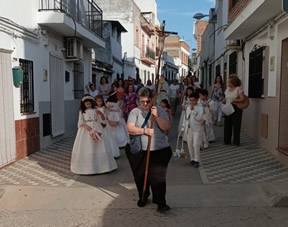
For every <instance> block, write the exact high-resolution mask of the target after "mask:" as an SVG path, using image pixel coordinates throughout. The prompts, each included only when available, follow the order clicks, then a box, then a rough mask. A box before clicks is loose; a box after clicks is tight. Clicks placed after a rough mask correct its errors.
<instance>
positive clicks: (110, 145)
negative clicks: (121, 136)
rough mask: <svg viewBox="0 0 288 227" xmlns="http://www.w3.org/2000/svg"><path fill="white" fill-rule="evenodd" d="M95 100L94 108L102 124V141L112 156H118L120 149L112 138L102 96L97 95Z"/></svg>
mask: <svg viewBox="0 0 288 227" xmlns="http://www.w3.org/2000/svg"><path fill="white" fill-rule="evenodd" d="M95 102H96V109H97V110H98V111H100V113H99V114H98V120H99V122H100V124H101V126H102V130H103V134H102V138H103V140H104V142H105V143H106V147H107V149H108V150H109V151H111V153H112V154H113V156H114V158H119V157H120V150H119V148H118V144H117V143H116V141H115V140H113V139H112V138H113V135H112V132H111V126H110V125H109V124H108V120H107V113H108V112H107V109H106V107H105V106H104V98H103V96H102V95H97V96H96V97H95Z"/></svg>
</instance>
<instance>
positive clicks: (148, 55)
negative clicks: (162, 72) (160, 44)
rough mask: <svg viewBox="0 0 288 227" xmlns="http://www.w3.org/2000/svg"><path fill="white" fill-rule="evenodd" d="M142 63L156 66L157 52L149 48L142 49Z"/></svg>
mask: <svg viewBox="0 0 288 227" xmlns="http://www.w3.org/2000/svg"><path fill="white" fill-rule="evenodd" d="M141 61H142V62H144V63H146V64H147V65H154V64H155V51H153V50H152V49H150V48H149V47H146V48H144V49H142V54H141Z"/></svg>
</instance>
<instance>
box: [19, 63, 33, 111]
mask: <svg viewBox="0 0 288 227" xmlns="http://www.w3.org/2000/svg"><path fill="white" fill-rule="evenodd" d="M19 65H20V66H21V67H22V69H23V84H22V85H21V86H20V112H21V113H32V112H34V78H33V77H34V75H33V62H32V61H29V60H25V59H19Z"/></svg>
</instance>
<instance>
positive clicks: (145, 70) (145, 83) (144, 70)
mask: <svg viewBox="0 0 288 227" xmlns="http://www.w3.org/2000/svg"><path fill="white" fill-rule="evenodd" d="M146 80H147V78H146V70H144V84H146V83H147V81H146Z"/></svg>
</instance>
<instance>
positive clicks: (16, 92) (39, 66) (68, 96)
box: [0, 0, 92, 159]
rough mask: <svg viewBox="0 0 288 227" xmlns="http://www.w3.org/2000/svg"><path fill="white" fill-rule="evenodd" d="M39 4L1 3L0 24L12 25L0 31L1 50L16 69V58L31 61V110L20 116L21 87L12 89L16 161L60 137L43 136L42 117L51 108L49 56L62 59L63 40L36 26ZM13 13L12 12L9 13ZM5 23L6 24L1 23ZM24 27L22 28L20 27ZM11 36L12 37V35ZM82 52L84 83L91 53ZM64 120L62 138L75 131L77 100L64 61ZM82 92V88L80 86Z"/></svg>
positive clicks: (30, 1) (31, 1)
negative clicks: (32, 104) (9, 53)
mask: <svg viewBox="0 0 288 227" xmlns="http://www.w3.org/2000/svg"><path fill="white" fill-rule="evenodd" d="M38 9H39V1H36V0H27V1H25V2H24V1H17V3H16V4H15V2H11V1H10V2H9V1H4V2H1V8H0V15H1V17H2V18H1V19H0V20H2V21H1V22H2V23H3V21H4V19H3V18H7V19H9V20H11V21H12V24H13V25H12V28H11V25H9V26H5V25H4V28H5V29H3V30H1V31H0V40H1V42H0V49H2V48H3V49H7V50H11V51H12V54H11V55H12V56H11V57H12V59H11V62H12V67H13V66H19V59H25V60H30V61H33V88H34V89H33V92H34V111H33V112H32V113H21V111H20V88H17V87H15V86H13V99H14V100H13V107H14V119H15V133H16V148H17V159H20V158H23V157H25V156H27V155H28V154H31V153H33V152H35V151H37V150H39V149H40V147H45V146H48V145H49V144H51V143H52V142H53V141H55V140H57V139H59V138H61V136H60V137H57V138H52V137H51V136H50V135H49V136H45V137H44V136H43V114H45V113H51V109H50V104H51V103H50V100H51V98H50V96H51V94H50V88H51V85H50V81H51V75H50V72H49V71H50V69H49V68H50V65H49V64H50V63H49V57H50V55H52V56H56V57H57V58H60V59H62V60H63V62H64V60H65V52H64V49H65V42H64V37H63V36H62V35H60V34H57V33H55V32H53V31H51V30H49V29H47V30H46V29H45V31H44V29H43V28H41V27H39V26H38V24H37V12H38ZM11 12H13V13H11ZM4 24H5V22H4ZM23 27H24V28H23ZM12 34H13V35H12ZM83 51H84V53H83V61H82V62H83V80H84V84H85V83H87V82H88V81H89V77H90V75H91V71H92V70H91V51H90V50H89V49H87V48H85V43H84V50H83ZM63 65H64V69H63V74H62V75H63V81H64V87H63V90H64V103H63V104H64V116H65V117H64V118H63V121H65V129H64V131H65V132H64V134H63V136H67V135H68V134H70V133H72V132H75V130H77V127H76V125H77V120H78V108H79V100H77V99H75V98H74V92H73V90H74V79H73V63H71V62H64V63H63ZM65 71H67V72H69V73H70V78H69V81H65ZM83 90H84V87H83Z"/></svg>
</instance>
